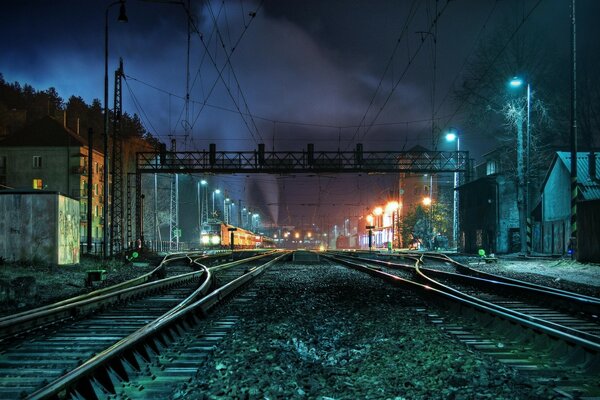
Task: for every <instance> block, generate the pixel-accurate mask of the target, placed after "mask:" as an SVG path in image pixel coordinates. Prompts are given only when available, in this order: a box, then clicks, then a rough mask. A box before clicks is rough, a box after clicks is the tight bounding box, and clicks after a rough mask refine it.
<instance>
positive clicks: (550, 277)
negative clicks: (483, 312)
mask: <svg viewBox="0 0 600 400" xmlns="http://www.w3.org/2000/svg"><path fill="white" fill-rule="evenodd" d="M451 257H453V256H451ZM453 258H455V259H456V260H457V261H459V262H461V263H464V264H467V265H469V266H470V267H472V268H475V269H478V270H481V271H484V272H489V273H492V274H497V275H501V276H506V277H509V278H513V279H520V280H525V281H528V282H534V283H537V284H540V285H544V286H550V287H554V288H558V289H563V290H568V291H572V292H576V293H581V294H585V295H588V296H595V297H600V265H598V264H583V263H579V262H576V261H572V260H567V259H556V260H544V259H535V258H532V259H518V258H516V257H502V258H500V259H498V262H497V263H490V264H485V263H478V262H477V258H476V257H466V256H454V257H453Z"/></svg>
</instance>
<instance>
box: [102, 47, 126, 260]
mask: <svg viewBox="0 0 600 400" xmlns="http://www.w3.org/2000/svg"><path fill="white" fill-rule="evenodd" d="M123 76H124V73H123V59H120V60H119V69H117V70H116V71H115V96H114V108H113V114H114V116H113V140H112V144H113V148H112V174H111V175H112V191H111V209H110V210H111V213H110V221H111V223H110V239H111V241H110V255H111V256H112V255H114V254H115V253H120V252H121V251H123V138H122V135H121V116H122V104H123V102H122V99H123V92H122V91H121V88H122V80H123ZM106 184H108V182H107V183H106Z"/></svg>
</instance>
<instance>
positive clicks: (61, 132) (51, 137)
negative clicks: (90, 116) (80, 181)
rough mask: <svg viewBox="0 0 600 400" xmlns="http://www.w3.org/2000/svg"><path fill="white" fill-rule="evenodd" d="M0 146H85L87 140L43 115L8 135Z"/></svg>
mask: <svg viewBox="0 0 600 400" xmlns="http://www.w3.org/2000/svg"><path fill="white" fill-rule="evenodd" d="M0 146H2V147H9V146H10V147H16V146H19V147H25V146H49V147H50V146H51V147H64V146H87V140H86V139H85V138H84V137H83V136H80V135H78V134H77V133H75V132H73V131H72V130H71V129H69V128H67V127H65V126H64V125H63V124H61V123H60V122H59V121H57V120H55V119H54V118H52V117H50V116H45V117H42V118H40V119H38V120H37V121H34V122H33V123H31V124H29V125H27V126H25V127H23V128H22V129H20V130H19V131H17V132H15V133H14V134H12V135H10V136H8V137H7V138H6V139H4V140H3V141H2V142H0Z"/></svg>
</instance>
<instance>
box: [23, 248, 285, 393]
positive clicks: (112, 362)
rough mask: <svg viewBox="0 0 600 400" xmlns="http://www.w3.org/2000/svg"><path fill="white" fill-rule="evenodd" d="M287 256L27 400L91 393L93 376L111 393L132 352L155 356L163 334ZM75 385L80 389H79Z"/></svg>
mask: <svg viewBox="0 0 600 400" xmlns="http://www.w3.org/2000/svg"><path fill="white" fill-rule="evenodd" d="M269 255H273V253H269ZM286 256H289V252H283V253H282V254H279V255H277V256H276V258H275V259H273V260H270V261H268V262H267V263H265V264H263V265H260V266H257V267H254V268H251V269H250V270H249V271H248V272H247V273H246V274H244V275H242V276H240V277H238V278H236V279H234V280H233V281H231V282H229V283H227V284H225V285H224V286H222V287H220V288H218V289H216V290H214V291H212V292H211V293H209V294H208V295H205V296H204V297H202V298H201V299H199V300H196V301H195V302H193V303H191V304H188V305H186V306H185V307H180V308H178V309H176V310H173V311H169V312H168V313H166V314H164V315H163V316H161V317H160V318H158V319H156V320H154V321H152V322H150V323H149V324H148V325H146V326H145V327H143V328H140V329H139V330H137V331H136V332H134V333H132V334H131V335H129V336H127V337H126V338H123V339H121V340H120V341H119V342H117V343H115V344H114V345H113V346H111V347H109V348H107V349H106V350H104V351H102V352H101V353H98V354H97V355H95V356H94V357H92V358H91V359H89V360H87V361H86V362H84V363H83V364H81V365H80V366H78V367H77V368H75V369H73V370H71V371H69V372H67V373H66V374H65V375H63V376H62V377H60V378H58V379H56V380H54V381H53V382H51V383H49V384H48V385H46V386H45V387H43V388H41V389H39V390H37V391H36V392H34V393H32V394H30V395H29V396H28V397H27V399H32V400H33V399H49V398H52V399H54V398H66V397H67V396H68V395H69V394H70V393H71V392H74V391H76V392H77V393H81V392H89V393H93V387H92V383H90V379H93V378H94V377H97V381H98V382H100V383H101V384H102V385H103V386H104V387H105V389H106V390H108V391H109V392H113V393H114V386H113V382H112V379H111V377H110V375H111V374H112V375H115V374H116V376H117V377H118V378H120V379H127V372H126V366H125V363H129V361H131V360H132V359H133V358H135V356H134V354H133V353H135V352H136V351H140V352H142V353H144V352H146V351H147V349H146V348H145V346H144V345H145V344H148V345H149V347H150V349H152V351H154V352H156V353H158V348H157V346H156V343H155V341H159V342H161V343H163V344H164V341H162V340H161V336H162V335H168V334H169V332H170V331H172V330H177V327H178V326H181V325H185V324H189V323H194V322H197V321H198V320H199V319H200V318H202V317H204V316H206V315H207V314H208V312H209V311H210V310H211V309H212V308H213V307H214V306H215V305H216V304H218V303H219V302H220V301H222V300H223V299H226V298H227V297H229V296H230V295H231V294H232V293H234V292H235V291H236V290H238V289H240V288H241V287H242V286H244V285H245V284H247V283H249V282H250V281H251V280H253V279H255V278H256V277H257V276H259V275H260V274H261V273H262V272H264V270H265V269H266V268H268V267H269V266H271V265H273V264H275V263H276V262H278V261H280V260H281V258H283V257H286ZM178 324H179V325H178ZM135 364H136V363H135V362H133V365H135ZM129 365H132V363H129ZM138 367H139V366H138ZM82 381H83V382H82ZM78 385H79V386H80V387H78ZM81 386H83V387H81Z"/></svg>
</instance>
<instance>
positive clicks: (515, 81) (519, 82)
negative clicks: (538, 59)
mask: <svg viewBox="0 0 600 400" xmlns="http://www.w3.org/2000/svg"><path fill="white" fill-rule="evenodd" d="M524 84H525V81H524V80H523V79H521V78H519V77H516V76H515V77H514V78H512V79H511V80H510V82H509V85H510V87H511V88H519V87H521V86H523V85H524ZM530 109H531V85H530V84H529V82H527V120H526V137H527V138H526V140H527V144H526V151H525V173H523V174H522V176H519V177H518V179H519V181H520V184H522V192H523V203H524V208H525V216H524V217H525V218H523V217H521V218H522V219H524V220H525V224H526V226H525V229H523V227H522V224H520V226H521V232H520V233H521V235H523V234H524V236H525V237H526V252H527V253H528V254H529V253H531V237H530V235H531V233H530V232H531V228H530V224H531V221H530V219H529V217H530V216H529V148H530V143H531V135H530V124H529V114H530ZM521 124H522V119H519V126H518V127H517V154H518V160H517V175H520V174H519V170H521V168H519V165H523V137H522V132H523V130H522V129H523V128H522V125H521ZM522 180H525V182H524V183H522ZM523 230H524V231H525V232H522V231H523ZM521 246H523V242H522V241H521Z"/></svg>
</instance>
